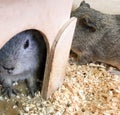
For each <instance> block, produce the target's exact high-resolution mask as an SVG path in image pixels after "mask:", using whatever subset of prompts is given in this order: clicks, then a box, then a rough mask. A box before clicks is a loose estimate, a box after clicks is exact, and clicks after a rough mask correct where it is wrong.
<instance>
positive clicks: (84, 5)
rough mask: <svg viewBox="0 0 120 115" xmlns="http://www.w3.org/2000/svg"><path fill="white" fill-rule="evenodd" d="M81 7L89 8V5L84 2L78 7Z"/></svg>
mask: <svg viewBox="0 0 120 115" xmlns="http://www.w3.org/2000/svg"><path fill="white" fill-rule="evenodd" d="M82 6H83V7H88V8H90V5H89V4H88V3H86V2H85V1H84V0H83V1H82V2H81V4H80V6H79V7H82Z"/></svg>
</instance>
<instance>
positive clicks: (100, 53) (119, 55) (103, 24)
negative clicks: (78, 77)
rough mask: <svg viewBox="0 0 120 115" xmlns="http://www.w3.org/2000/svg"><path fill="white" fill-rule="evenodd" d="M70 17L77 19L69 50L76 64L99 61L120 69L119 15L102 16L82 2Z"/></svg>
mask: <svg viewBox="0 0 120 115" xmlns="http://www.w3.org/2000/svg"><path fill="white" fill-rule="evenodd" d="M71 16H72V17H76V18H77V24H76V29H75V34H74V38H73V42H72V46H71V49H72V51H73V52H74V53H76V54H77V56H78V64H87V63H90V62H93V61H99V62H104V63H107V64H110V65H112V66H115V67H117V68H118V69H120V15H109V14H103V13H101V12H99V11H96V10H94V9H92V8H90V5H89V4H87V3H85V1H83V2H81V4H80V6H79V7H78V8H77V9H76V10H74V11H73V12H72V13H71Z"/></svg>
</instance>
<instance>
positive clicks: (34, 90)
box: [28, 87, 37, 97]
mask: <svg viewBox="0 0 120 115" xmlns="http://www.w3.org/2000/svg"><path fill="white" fill-rule="evenodd" d="M36 91H37V88H35V87H31V88H29V91H28V95H31V96H32V97H35V92H36Z"/></svg>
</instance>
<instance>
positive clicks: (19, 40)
mask: <svg viewBox="0 0 120 115" xmlns="http://www.w3.org/2000/svg"><path fill="white" fill-rule="evenodd" d="M45 60H46V45H45V41H44V39H43V37H42V35H41V34H40V33H39V32H38V31H36V30H28V31H24V32H21V33H19V34H17V35H16V36H14V37H13V38H12V39H11V40H10V41H8V42H7V43H6V44H5V45H4V46H3V48H1V50H0V81H1V82H2V85H3V89H4V91H3V93H4V94H5V95H8V96H9V97H10V96H11V93H12V92H14V89H12V83H13V82H14V81H19V80H26V81H27V85H28V88H29V92H30V93H31V95H32V96H34V92H35V90H36V82H35V81H36V76H37V72H38V70H39V69H40V70H39V72H40V74H41V76H40V77H42V76H43V73H44V72H43V71H44V67H45Z"/></svg>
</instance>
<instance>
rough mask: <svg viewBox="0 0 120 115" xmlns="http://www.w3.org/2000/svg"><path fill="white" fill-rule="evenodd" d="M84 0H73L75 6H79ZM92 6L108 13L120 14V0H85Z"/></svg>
mask: <svg viewBox="0 0 120 115" xmlns="http://www.w3.org/2000/svg"><path fill="white" fill-rule="evenodd" d="M81 1H83V0H73V8H72V10H74V9H75V8H77V7H78V6H79V4H80V3H81ZM85 1H86V2H87V3H89V4H90V6H91V8H94V9H96V10H99V11H101V12H103V13H108V14H120V0H85Z"/></svg>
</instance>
